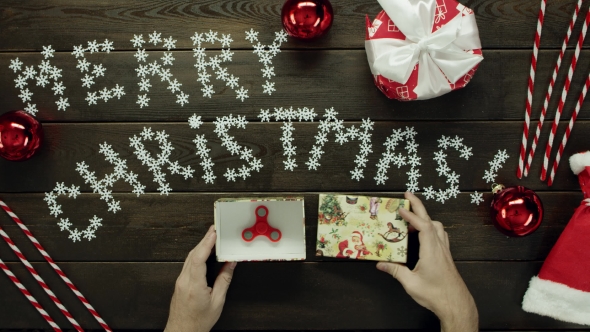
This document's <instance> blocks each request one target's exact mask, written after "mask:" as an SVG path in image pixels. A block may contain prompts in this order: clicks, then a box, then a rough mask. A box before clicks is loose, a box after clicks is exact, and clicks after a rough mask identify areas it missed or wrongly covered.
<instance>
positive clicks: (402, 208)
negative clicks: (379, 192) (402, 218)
mask: <svg viewBox="0 0 590 332" xmlns="http://www.w3.org/2000/svg"><path fill="white" fill-rule="evenodd" d="M399 210H401V211H408V210H406V208H404V207H402V206H400V207H399Z"/></svg>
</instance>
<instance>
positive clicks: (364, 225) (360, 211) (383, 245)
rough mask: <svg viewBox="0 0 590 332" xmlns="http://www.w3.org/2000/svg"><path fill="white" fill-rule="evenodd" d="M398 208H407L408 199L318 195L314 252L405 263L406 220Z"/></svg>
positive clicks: (406, 246)
mask: <svg viewBox="0 0 590 332" xmlns="http://www.w3.org/2000/svg"><path fill="white" fill-rule="evenodd" d="M400 207H404V208H406V209H408V210H409V209H410V201H408V200H406V199H398V198H387V197H368V196H353V195H333V194H321V195H320V200H319V209H318V236H317V241H316V255H317V256H327V257H338V258H351V259H366V260H374V261H390V262H401V263H405V262H406V256H407V248H408V237H407V235H408V223H407V222H406V221H405V220H403V219H402V217H401V216H400V215H399V213H398V209H399V208H400Z"/></svg>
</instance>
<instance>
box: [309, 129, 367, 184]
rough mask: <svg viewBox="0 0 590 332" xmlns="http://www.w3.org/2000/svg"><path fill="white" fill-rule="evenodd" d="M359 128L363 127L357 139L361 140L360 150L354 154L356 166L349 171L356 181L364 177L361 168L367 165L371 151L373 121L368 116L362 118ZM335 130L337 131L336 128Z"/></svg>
mask: <svg viewBox="0 0 590 332" xmlns="http://www.w3.org/2000/svg"><path fill="white" fill-rule="evenodd" d="M361 129H363V130H364V132H363V133H360V134H359V139H360V140H361V143H360V145H359V147H360V152H359V154H358V155H357V156H356V159H355V161H354V162H355V163H356V167H355V168H354V170H352V171H350V173H351V174H352V179H353V180H357V181H360V179H361V178H363V177H364V175H363V170H364V169H365V167H366V165H367V156H368V155H369V154H370V153H372V152H373V149H372V148H373V144H372V143H371V136H372V133H371V131H372V130H373V122H372V121H371V120H370V119H369V118H367V119H366V120H365V119H363V124H362V125H361ZM336 130H337V131H338V129H336ZM339 133H340V134H342V131H340V132H339ZM337 135H338V133H337ZM316 141H317V139H316ZM340 145H342V143H340Z"/></svg>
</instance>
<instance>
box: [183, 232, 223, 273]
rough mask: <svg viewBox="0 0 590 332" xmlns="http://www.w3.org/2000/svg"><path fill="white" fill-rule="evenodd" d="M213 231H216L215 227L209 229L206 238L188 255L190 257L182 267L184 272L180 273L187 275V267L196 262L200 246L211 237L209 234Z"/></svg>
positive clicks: (187, 257)
mask: <svg viewBox="0 0 590 332" xmlns="http://www.w3.org/2000/svg"><path fill="white" fill-rule="evenodd" d="M212 231H215V228H214V226H213V225H211V226H210V227H209V229H208V230H207V233H205V236H203V238H202V239H201V241H199V243H197V245H196V246H195V247H194V248H193V249H192V250H191V251H190V252H189V253H188V255H187V256H186V259H185V260H184V264H183V265H182V271H180V273H181V274H182V273H185V271H186V269H187V266H189V265H191V264H193V263H194V262H195V258H194V256H195V255H196V252H197V251H198V250H199V249H198V248H199V246H200V245H201V243H203V240H205V239H206V238H207V236H208V235H209V233H211V232H212Z"/></svg>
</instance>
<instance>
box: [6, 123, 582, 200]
mask: <svg viewBox="0 0 590 332" xmlns="http://www.w3.org/2000/svg"><path fill="white" fill-rule="evenodd" d="M317 125H318V124H317V122H316V123H298V122H297V123H295V124H294V127H295V128H296V129H295V131H294V132H293V138H294V141H293V145H296V146H297V147H298V148H297V156H296V157H297V161H298V164H299V166H298V167H297V168H296V169H295V170H294V171H293V172H290V171H286V170H285V169H284V164H283V160H284V158H285V156H284V155H283V147H282V142H281V140H280V138H281V136H282V131H281V128H280V127H281V126H282V123H276V122H272V123H260V122H254V123H249V124H248V125H247V126H246V130H243V129H232V130H230V131H229V134H230V135H232V136H234V137H235V139H236V140H237V142H238V144H240V145H244V146H247V147H249V148H251V149H252V150H253V155H254V156H255V157H257V158H260V159H261V160H262V164H263V168H262V169H261V170H260V172H258V173H256V172H253V173H252V177H251V178H248V179H247V180H245V181H244V180H241V179H240V180H237V181H236V182H228V181H227V180H226V179H225V178H224V177H223V174H224V173H225V172H226V169H227V168H239V167H240V166H241V165H242V164H243V161H242V160H240V158H239V155H234V156H232V155H231V154H230V152H229V151H227V150H226V148H224V147H222V146H221V141H220V139H219V138H218V137H217V136H216V134H215V133H213V130H214V127H215V126H214V125H213V124H212V123H206V124H204V125H203V126H202V127H201V128H200V129H199V130H198V131H197V130H193V129H191V128H189V126H188V124H184V123H127V124H124V123H116V124H96V123H80V124H47V125H45V126H44V132H45V135H46V136H47V138H46V140H45V142H46V144H45V146H44V147H43V148H42V149H41V151H40V152H39V154H38V155H37V156H36V157H35V158H34V159H33V160H31V161H28V162H25V163H14V162H8V161H6V160H4V159H0V167H1V168H2V169H3V170H5V172H6V173H7V174H12V176H7V177H2V178H0V192H39V191H41V192H46V191H49V190H52V189H53V188H54V187H55V184H56V182H65V183H66V185H68V186H70V185H72V184H76V185H80V186H81V188H82V190H83V191H89V190H90V187H89V186H88V185H86V184H84V180H83V179H82V177H81V176H80V175H79V174H78V173H77V172H76V171H75V169H76V163H77V162H80V161H85V162H86V163H87V164H88V165H90V169H91V170H93V171H95V172H96V174H97V176H100V177H102V176H104V175H105V174H109V173H112V172H113V166H112V165H111V164H110V163H108V162H106V161H105V160H104V159H105V158H104V156H103V155H102V154H99V153H98V150H99V144H102V143H104V142H107V143H109V144H111V145H112V146H113V149H114V150H115V151H116V152H118V153H119V154H120V157H121V158H123V159H127V160H128V166H129V167H130V169H131V170H133V171H134V172H135V173H138V174H139V181H140V182H142V184H143V185H145V186H147V189H146V190H147V191H150V192H154V191H156V189H157V185H156V183H154V182H152V178H153V176H152V175H151V173H150V172H148V170H147V168H146V167H145V166H142V165H141V162H140V161H139V160H137V158H136V157H135V155H134V154H133V149H132V148H131V147H129V137H132V136H133V135H139V134H140V133H141V131H142V130H143V128H144V127H149V128H152V130H158V131H161V130H165V131H166V132H167V133H169V134H170V138H169V140H170V142H172V145H173V146H174V147H175V150H173V152H172V156H171V157H170V159H171V160H172V161H175V160H178V161H179V162H180V164H182V165H191V167H192V168H193V169H196V172H195V173H194V175H195V176H194V177H193V178H192V179H188V180H185V179H184V177H182V176H180V175H173V176H168V177H167V181H169V183H170V185H171V187H172V188H173V189H174V190H175V191H199V192H210V191H234V192H252V191H367V190H369V191H374V190H379V191H403V190H405V189H406V183H407V175H406V172H408V171H409V167H402V168H397V167H392V168H390V169H389V172H388V176H389V180H387V182H386V183H385V185H377V184H376V182H375V180H374V179H373V177H374V176H375V175H376V173H377V167H376V166H375V165H376V164H377V163H378V160H379V158H381V154H382V153H383V152H384V151H385V147H384V146H383V143H384V142H385V140H386V138H387V137H388V136H389V135H390V134H391V132H392V130H393V129H397V128H405V127H406V126H413V127H414V128H415V130H416V131H417V132H418V134H417V136H416V143H417V144H419V147H418V156H420V157H421V158H422V159H421V163H422V165H421V166H420V173H421V174H422V176H421V177H420V179H419V185H420V186H421V187H424V186H429V185H434V186H435V187H436V188H446V187H447V185H446V184H445V179H444V178H441V177H438V175H437V173H436V171H435V170H436V167H437V164H436V161H434V160H433V158H434V152H436V151H438V150H439V148H438V143H437V140H438V139H440V138H441V136H442V135H447V136H449V135H451V136H453V137H454V136H455V135H458V136H460V137H463V138H464V142H465V144H467V145H469V146H471V147H472V148H473V153H474V156H473V157H471V158H470V159H469V160H468V161H466V160H464V159H460V158H459V153H457V152H455V151H450V150H449V151H448V153H447V154H448V156H447V161H448V163H449V167H451V169H455V170H457V173H459V174H460V183H459V188H460V189H461V190H478V191H480V192H481V191H483V192H487V191H489V190H490V188H491V187H490V186H491V184H489V183H486V182H485V181H484V180H483V178H482V177H483V175H484V171H485V170H487V169H488V168H489V165H488V162H489V161H491V160H492V159H493V157H494V155H495V154H496V152H497V151H498V150H500V149H501V150H504V149H506V150H507V153H508V154H509V155H510V158H509V159H508V161H507V163H506V166H505V167H503V168H502V169H500V170H499V172H498V177H497V181H500V182H505V183H514V182H513V180H512V179H513V178H514V173H515V167H516V166H515V165H516V160H517V156H518V144H519V142H520V139H521V127H522V123H521V122H520V121H499V122H485V121H475V122H448V123H445V124H444V125H441V124H440V123H438V122H427V121H420V122H411V123H408V122H377V123H375V126H374V127H375V129H374V130H373V138H372V141H373V153H371V154H369V156H368V157H367V158H368V160H369V161H368V163H367V169H366V171H365V177H364V178H363V179H361V180H360V181H356V180H352V179H351V177H350V171H351V170H353V169H354V167H355V164H354V159H355V156H356V155H357V154H358V149H359V147H358V146H359V143H358V142H357V141H354V142H349V143H345V144H344V145H340V144H338V143H335V142H334V140H335V138H334V137H333V136H332V135H330V136H329V139H330V140H331V142H329V143H326V145H325V146H324V151H325V154H324V155H323V156H322V158H321V159H320V163H321V166H320V167H319V168H318V170H317V171H313V170H312V171H309V170H308V168H307V166H306V165H305V162H306V161H307V160H308V159H309V151H310V150H311V149H312V146H313V144H314V143H315V140H314V136H315V135H316V133H317V130H318V129H317ZM352 125H355V126H356V127H358V126H359V123H358V122H347V123H346V126H347V127H348V126H352ZM564 125H565V124H564ZM564 130H565V127H564V126H561V127H560V129H559V130H558V132H557V133H558V134H557V135H558V136H557V137H558V139H561V136H560V135H562V133H563V131H564ZM589 131H590V122H588V121H580V122H579V123H577V124H576V127H575V130H574V131H573V133H572V135H571V137H570V144H568V146H567V147H566V151H565V155H566V156H568V155H570V154H572V153H575V152H576V151H580V150H582V149H583V148H585V147H586V145H585V141H584V137H585V135H586V133H588V132H589ZM197 133H198V134H205V137H206V138H207V139H208V140H209V143H208V147H209V148H210V149H211V158H212V159H213V162H214V163H215V166H213V170H214V173H215V174H216V176H217V177H218V178H217V179H216V180H215V184H213V185H211V184H209V185H207V184H205V181H204V180H203V179H202V178H201V177H202V175H203V170H202V167H201V166H200V165H199V164H200V162H201V160H200V158H199V157H198V156H197V155H196V154H195V152H196V151H195V145H194V143H193V142H192V140H193V139H194V138H195V136H196V134H197ZM545 142H546V137H544V139H543V140H541V141H540V146H541V147H544V144H545ZM146 148H147V149H148V150H149V151H150V152H151V153H152V154H153V155H154V156H155V155H156V153H159V152H160V151H159V148H158V147H157V145H156V143H155V142H152V143H151V144H150V143H147V144H146ZM540 149H542V148H540ZM542 159H543V158H542V152H540V153H538V155H537V158H536V159H535V162H534V164H533V167H532V168H531V175H530V176H529V177H528V178H526V179H523V180H521V181H519V182H518V184H519V185H524V186H527V187H530V188H531V189H534V190H576V191H577V190H579V184H578V180H577V178H576V177H575V176H574V175H573V174H572V172H571V170H570V169H569V167H568V164H567V162H566V161H564V162H562V164H561V167H560V168H559V169H558V173H557V175H556V177H555V183H554V184H553V186H552V187H550V188H549V187H547V185H546V183H544V182H541V181H540V180H539V178H538V174H540V173H539V172H540V167H541V164H542ZM469 165H473V166H469ZM114 190H115V191H118V192H121V191H122V192H131V190H132V188H131V187H129V186H128V185H127V184H125V183H123V182H119V183H116V184H115V186H114Z"/></svg>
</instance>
